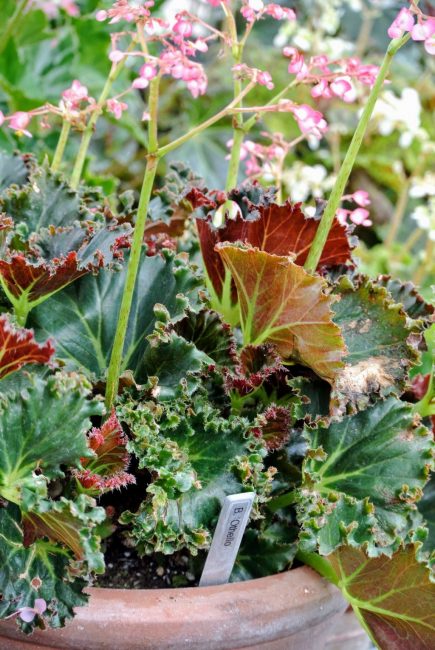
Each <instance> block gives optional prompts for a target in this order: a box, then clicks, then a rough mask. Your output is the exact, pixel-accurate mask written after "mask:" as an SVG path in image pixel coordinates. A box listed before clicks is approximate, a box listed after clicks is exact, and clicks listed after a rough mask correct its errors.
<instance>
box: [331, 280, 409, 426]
mask: <svg viewBox="0 0 435 650" xmlns="http://www.w3.org/2000/svg"><path fill="white" fill-rule="evenodd" d="M337 293H338V298H339V299H338V301H337V302H335V303H334V304H333V306H332V309H333V311H334V314H335V316H334V317H333V319H334V322H335V323H337V325H339V326H340V329H341V332H342V335H343V338H344V341H345V343H346V347H347V355H346V357H345V358H344V362H345V366H344V368H343V369H342V370H341V371H340V372H339V373H338V375H337V378H336V381H335V384H334V390H333V393H332V410H333V411H334V412H335V413H339V414H341V413H345V412H346V411H347V412H350V413H351V412H354V411H355V410H357V409H362V408H364V407H365V406H367V404H369V403H370V402H371V401H374V400H375V399H376V398H378V397H379V396H381V397H385V396H387V395H389V394H390V393H395V394H396V395H400V394H401V392H402V391H403V389H404V387H405V382H406V378H407V375H408V370H409V368H410V367H411V366H412V365H413V364H414V363H416V361H417V360H418V353H417V346H418V342H419V340H420V335H419V329H418V327H417V325H416V324H415V323H410V322H409V319H408V317H407V315H406V313H405V312H404V311H403V309H402V307H401V306H400V305H397V304H395V303H394V302H393V301H392V299H391V297H389V294H388V292H387V291H386V290H385V289H384V288H383V287H378V286H376V285H375V284H373V283H372V282H371V281H370V280H368V279H364V278H359V279H357V280H355V284H352V283H351V282H349V280H348V279H347V278H342V279H341V282H340V283H339V286H338V290H337Z"/></svg>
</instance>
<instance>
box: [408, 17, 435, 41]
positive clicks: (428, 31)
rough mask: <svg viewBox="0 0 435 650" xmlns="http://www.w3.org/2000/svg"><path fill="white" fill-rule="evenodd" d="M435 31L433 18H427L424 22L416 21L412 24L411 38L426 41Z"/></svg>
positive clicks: (434, 19)
mask: <svg viewBox="0 0 435 650" xmlns="http://www.w3.org/2000/svg"><path fill="white" fill-rule="evenodd" d="M434 32H435V18H429V19H428V20H426V22H424V23H423V22H418V23H416V24H415V25H414V27H413V28H412V32H411V38H412V40H414V41H426V40H427V39H428V38H430V37H431V36H432V34H433V33H434Z"/></svg>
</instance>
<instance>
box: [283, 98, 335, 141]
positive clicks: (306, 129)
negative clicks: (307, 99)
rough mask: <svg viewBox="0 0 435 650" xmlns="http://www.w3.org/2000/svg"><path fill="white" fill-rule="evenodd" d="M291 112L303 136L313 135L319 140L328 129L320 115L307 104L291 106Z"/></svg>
mask: <svg viewBox="0 0 435 650" xmlns="http://www.w3.org/2000/svg"><path fill="white" fill-rule="evenodd" d="M291 112H292V113H293V115H294V116H295V119H296V121H297V123H298V126H299V128H300V130H301V131H302V133H303V134H304V135H313V136H314V137H316V138H318V139H319V140H320V138H321V137H322V136H323V134H324V133H325V132H326V131H327V129H328V125H327V123H326V120H325V118H324V117H323V115H322V113H320V111H316V110H314V108H312V107H311V106H308V104H300V105H298V106H293V107H292V109H291Z"/></svg>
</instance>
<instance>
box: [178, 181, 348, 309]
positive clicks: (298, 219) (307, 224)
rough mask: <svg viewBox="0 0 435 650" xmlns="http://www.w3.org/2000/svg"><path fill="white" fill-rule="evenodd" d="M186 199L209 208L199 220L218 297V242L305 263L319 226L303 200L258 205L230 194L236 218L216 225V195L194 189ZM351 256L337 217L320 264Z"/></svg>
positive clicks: (221, 275)
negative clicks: (254, 249)
mask: <svg viewBox="0 0 435 650" xmlns="http://www.w3.org/2000/svg"><path fill="white" fill-rule="evenodd" d="M187 198H190V199H191V201H192V203H193V205H194V206H200V205H203V206H206V207H207V210H206V212H208V211H209V210H210V211H211V212H210V213H209V214H208V216H207V217H205V218H198V219H197V222H196V223H197V227H198V233H199V239H200V243H201V251H202V254H203V258H204V263H205V266H206V269H207V273H208V276H209V278H210V280H211V282H212V285H213V288H214V290H215V291H216V293H217V295H218V296H220V295H221V293H222V289H223V284H224V282H225V270H224V266H223V264H222V261H221V260H220V259H219V256H218V255H217V253H216V251H215V247H216V245H217V244H218V243H221V242H231V243H235V242H243V243H245V244H249V245H250V246H253V247H254V248H258V249H259V250H262V251H266V252H267V253H272V254H274V255H294V262H295V264H298V265H300V266H303V264H304V262H305V260H306V258H307V256H308V252H309V250H310V247H311V243H312V241H313V239H314V236H315V234H316V232H317V228H318V226H319V219H318V218H314V217H306V216H305V215H304V214H303V212H302V211H301V207H300V203H296V204H292V203H290V202H289V201H287V202H285V203H284V204H283V205H278V204H277V203H273V202H270V201H262V202H261V203H260V204H258V205H257V204H253V203H252V202H251V201H249V202H246V201H245V202H243V201H240V198H239V196H238V195H237V193H236V192H232V193H231V192H230V193H229V195H228V199H229V201H230V202H233V203H234V204H236V205H237V210H238V213H237V214H236V216H235V218H228V217H227V218H226V219H225V220H224V223H223V224H222V225H217V226H215V225H214V224H213V215H214V213H215V211H216V210H217V209H218V207H219V204H220V201H219V200H218V199H217V198H216V196H214V197H213V198H212V197H210V196H207V195H206V194H204V193H201V192H200V191H199V190H193V191H191V192H190V193H189V194H188V195H187ZM222 198H224V197H222ZM249 198H250V199H251V198H252V197H249ZM224 207H225V206H224ZM203 210H204V207H203ZM350 255H351V244H350V242H349V239H348V236H347V230H346V227H345V226H343V225H341V224H340V223H339V222H338V221H337V220H335V221H334V223H333V226H332V228H331V230H330V232H329V236H328V239H327V242H326V244H325V247H324V249H323V252H322V256H321V258H320V260H319V267H322V266H326V265H334V266H337V265H340V264H344V263H345V262H347V261H348V260H349V259H350Z"/></svg>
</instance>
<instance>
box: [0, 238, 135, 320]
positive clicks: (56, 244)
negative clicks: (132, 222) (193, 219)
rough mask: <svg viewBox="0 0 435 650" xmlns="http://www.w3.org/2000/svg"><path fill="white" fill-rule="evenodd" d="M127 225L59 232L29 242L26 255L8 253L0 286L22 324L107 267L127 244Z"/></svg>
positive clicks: (0, 266)
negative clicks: (36, 309)
mask: <svg viewBox="0 0 435 650" xmlns="http://www.w3.org/2000/svg"><path fill="white" fill-rule="evenodd" d="M129 233H130V227H129V226H128V225H127V226H125V225H120V226H112V227H102V228H99V229H95V227H92V228H89V229H85V228H82V227H80V226H76V227H75V228H67V229H63V228H60V229H58V230H54V232H45V231H44V232H43V236H42V237H40V238H38V237H35V238H33V241H32V251H31V252H30V253H28V254H27V255H24V254H22V253H13V252H9V253H8V254H7V255H5V259H3V260H0V282H1V285H2V287H3V289H4V291H5V293H6V295H7V297H8V298H9V300H10V301H11V302H12V304H13V306H14V309H15V312H16V314H17V315H20V316H21V317H22V318H23V320H24V318H25V316H26V315H27V314H28V312H29V311H31V309H33V308H34V307H35V305H38V304H40V303H41V302H43V301H44V300H46V299H47V298H48V297H49V296H50V295H52V294H54V293H56V292H57V291H59V290H60V289H62V288H63V287H65V286H67V285H68V284H70V283H71V282H73V281H74V280H77V278H80V277H81V276H83V275H85V274H87V273H91V272H94V273H95V272H96V271H98V269H100V268H101V267H104V266H106V267H107V266H110V265H112V264H113V262H114V261H116V260H118V259H119V258H120V257H122V251H120V250H119V249H120V247H123V246H126V245H127V244H128V235H129Z"/></svg>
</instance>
